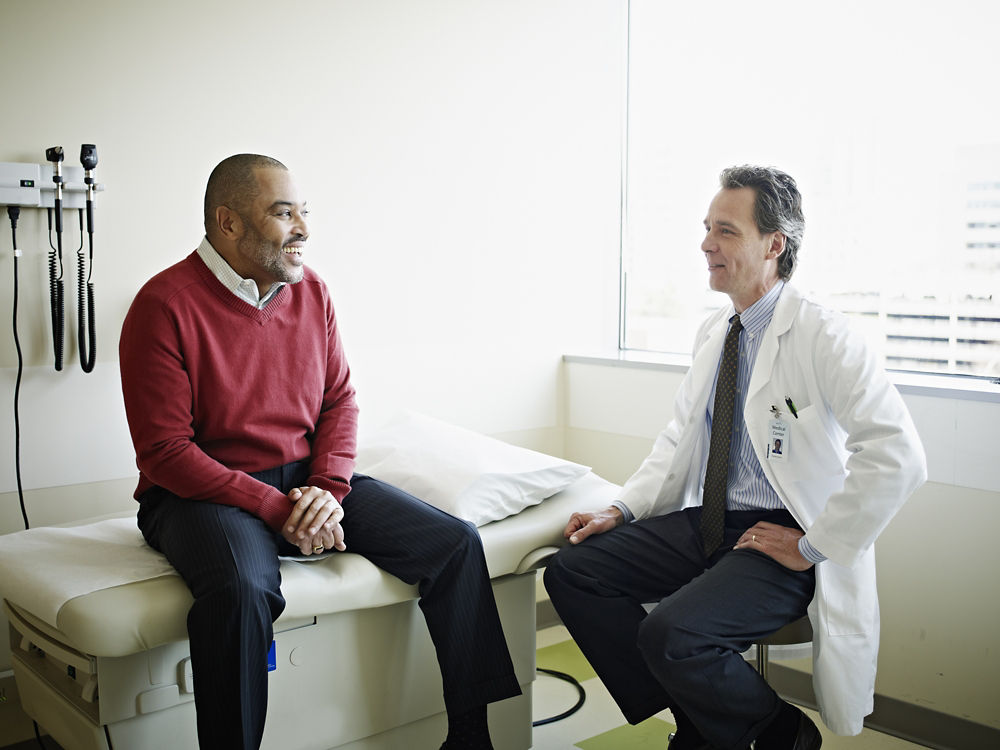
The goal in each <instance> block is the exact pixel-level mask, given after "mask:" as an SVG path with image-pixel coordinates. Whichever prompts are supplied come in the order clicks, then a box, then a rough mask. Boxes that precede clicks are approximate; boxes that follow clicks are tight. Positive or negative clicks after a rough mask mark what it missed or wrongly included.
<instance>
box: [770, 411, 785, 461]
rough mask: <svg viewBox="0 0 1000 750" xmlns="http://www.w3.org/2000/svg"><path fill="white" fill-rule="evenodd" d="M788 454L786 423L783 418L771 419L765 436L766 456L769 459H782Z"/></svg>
mask: <svg viewBox="0 0 1000 750" xmlns="http://www.w3.org/2000/svg"><path fill="white" fill-rule="evenodd" d="M787 456H788V423H787V422H786V421H785V420H783V419H772V420H771V421H770V423H769V429H768V438H767V458H768V460H769V461H784V460H785V458H786V457H787Z"/></svg>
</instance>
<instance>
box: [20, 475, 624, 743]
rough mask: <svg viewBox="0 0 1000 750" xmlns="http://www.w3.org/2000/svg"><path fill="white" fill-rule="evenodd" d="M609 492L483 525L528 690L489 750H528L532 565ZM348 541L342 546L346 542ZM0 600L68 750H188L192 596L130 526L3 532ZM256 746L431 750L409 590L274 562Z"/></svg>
mask: <svg viewBox="0 0 1000 750" xmlns="http://www.w3.org/2000/svg"><path fill="white" fill-rule="evenodd" d="M618 490H619V488H618V487H617V486H616V485H613V484H611V483H609V482H606V481H604V480H603V479H600V478H599V477H597V476H596V475H594V474H587V475H585V476H584V477H582V478H581V479H579V480H577V481H576V482H574V483H573V484H572V485H570V486H569V487H568V488H567V489H565V490H563V491H562V492H560V493H558V494H556V495H554V496H553V497H551V498H549V499H547V500H545V501H543V502H542V503H541V504H539V505H535V506H532V507H529V508H527V509H525V510H523V511H522V512H521V513H519V514H518V515H515V516H510V517H508V518H505V519H503V520H501V521H494V522H492V523H489V524H486V525H485V526H482V527H480V529H479V532H480V535H481V536H482V540H483V546H484V549H485V551H486V560H487V563H488V566H489V571H490V577H491V579H492V583H493V591H494V594H495V596H496V600H497V606H498V608H499V610H500V618H501V621H502V623H503V627H504V632H505V634H506V636H507V642H508V645H509V647H510V652H511V656H512V658H513V661H514V667H515V672H516V674H517V677H518V680H519V682H520V684H521V689H522V691H523V695H522V696H520V697H517V698H511V699H508V700H506V701H502V702H500V703H496V704H493V705H491V706H490V724H491V731H492V734H493V741H494V745H495V747H496V748H497V750H524V749H525V748H529V747H530V746H531V689H532V682H533V681H534V679H535V583H536V576H535V570H536V569H537V568H538V567H540V566H541V565H543V564H544V561H545V560H546V559H547V558H548V557H549V556H550V555H551V554H552V553H553V552H554V551H555V549H556V548H557V547H558V546H561V545H562V544H563V542H564V540H563V538H562V530H563V528H564V526H565V524H566V521H567V520H568V518H569V515H570V513H571V512H573V511H575V510H583V509H598V508H603V507H607V506H608V505H609V504H610V503H611V502H612V501H613V500H614V498H615V496H616V493H617V492H618ZM348 541H349V540H348ZM0 569H2V570H3V576H2V582H0V595H2V597H3V600H4V601H3V606H4V612H5V614H6V616H7V618H8V620H9V621H10V638H11V652H12V654H11V659H12V661H13V668H14V675H15V679H16V681H17V686H18V691H19V693H20V696H21V702H22V705H23V707H24V710H25V711H26V712H27V714H28V715H29V716H31V717H32V718H33V719H34V720H35V721H37V722H38V724H39V725H41V726H42V727H43V728H44V729H45V730H46V731H47V732H48V733H49V734H50V735H51V736H52V737H53V738H54V739H55V740H56V741H58V742H59V743H60V744H61V745H62V746H63V747H64V748H65V749H66V750H111V748H114V750H127V749H129V748H136V749H141V750H160V749H161V748H162V750H179V749H184V748H197V746H198V743H197V738H196V732H195V711H194V693H193V680H194V678H195V677H194V675H193V674H192V671H191V665H190V658H189V655H188V654H189V651H188V643H187V629H186V616H187V612H188V609H189V608H190V606H191V603H192V599H191V594H190V592H189V591H188V589H187V587H186V586H185V585H184V583H183V581H182V580H181V579H180V578H179V577H178V576H177V574H176V573H175V572H174V571H173V569H172V568H171V567H170V566H169V564H168V563H167V562H166V560H165V558H163V556H162V555H160V554H158V553H157V552H155V551H154V550H152V549H151V548H149V547H148V546H146V545H145V543H144V542H143V540H142V537H141V535H140V533H139V531H138V529H137V528H136V525H135V518H134V516H127V517H123V518H122V517H120V518H111V519H104V520H101V521H98V522H95V523H89V524H88V523H86V522H84V523H83V525H78V526H73V527H61V528H51V527H49V528H38V529H32V530H30V531H23V532H17V533H15V534H9V535H6V536H5V537H0ZM281 577H282V584H281V589H282V593H283V594H284V596H285V599H286V601H287V606H286V608H285V611H284V613H283V614H282V615H281V617H280V618H278V620H277V622H276V623H275V636H274V640H275V649H274V653H275V659H274V667H275V668H274V669H273V671H271V672H270V677H269V680H270V682H269V692H270V700H269V707H268V716H267V725H266V729H265V732H264V742H263V747H264V748H273V749H276V750H277V749H279V748H280V749H281V750H296V749H299V748H301V749H302V750H305V749H306V748H315V749H316V750H327V749H329V748H349V749H350V750H361V749H362V748H363V749H365V750H376V749H377V750H389V749H390V748H400V749H402V750H414V749H420V748H437V747H438V746H439V745H440V743H441V741H442V739H443V737H444V734H445V729H446V717H445V714H444V703H443V700H442V698H441V681H440V673H439V671H438V665H437V661H436V658H435V655H434V649H433V646H432V645H431V642H430V637H429V636H428V634H427V628H426V626H425V624H424V620H423V615H422V613H421V612H420V610H419V608H418V606H417V592H416V587H415V586H409V585H407V584H405V583H403V582H402V581H400V580H399V579H397V578H394V577H392V576H390V575H388V574H386V573H384V572H382V571H381V570H379V569H378V568H376V567H375V566H374V565H372V564H371V563H369V562H368V561H367V560H365V559H364V558H362V557H360V556H359V555H355V554H351V553H350V552H347V553H343V554H339V553H336V554H330V555H328V556H325V557H323V558H322V559H318V560H313V561H297V560H293V559H284V560H282V563H281Z"/></svg>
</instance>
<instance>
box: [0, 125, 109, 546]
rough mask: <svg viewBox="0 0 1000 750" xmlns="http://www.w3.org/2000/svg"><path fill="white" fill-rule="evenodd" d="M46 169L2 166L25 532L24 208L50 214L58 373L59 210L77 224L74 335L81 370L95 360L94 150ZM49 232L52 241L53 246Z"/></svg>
mask: <svg viewBox="0 0 1000 750" xmlns="http://www.w3.org/2000/svg"><path fill="white" fill-rule="evenodd" d="M45 160H46V163H44V164H22V163H15V162H0V206H6V207H7V216H8V217H9V218H10V229H11V243H12V245H13V250H14V312H13V315H12V323H13V328H14V346H15V347H16V349H17V379H16V382H15V386H14V445H15V473H16V476H17V493H18V497H19V498H20V503H21V515H22V516H23V517H24V527H25V528H28V526H29V524H28V514H27V511H26V510H25V507H24V492H23V490H22V487H21V419H20V409H19V397H20V392H21V377H22V375H23V373H24V357H23V356H22V353H21V342H20V339H19V338H18V331H17V307H18V260H19V259H20V257H21V250H20V249H19V248H18V246H17V221H18V218H19V217H20V214H21V209H22V208H27V209H42V208H44V209H45V210H46V212H47V214H48V230H49V257H48V260H49V317H50V320H51V326H52V352H53V356H54V358H55V368H56V370H62V368H63V336H64V328H65V320H66V318H65V307H64V302H65V299H64V292H63V211H64V210H66V209H70V210H74V209H75V210H76V211H77V215H78V219H79V225H80V245H79V247H78V248H77V251H76V257H77V284H76V290H77V323H78V325H77V336H78V341H79V345H80V346H79V348H80V366H81V367H82V368H83V371H84V372H91V371H92V370H93V369H94V364H95V362H96V361H97V337H96V334H97V324H96V321H95V319H94V284H93V281H92V278H91V276H92V274H93V269H94V195H95V193H97V192H98V191H100V190H103V189H104V188H103V186H101V185H98V184H97V182H96V181H95V180H94V170H95V169H96V168H97V147H96V146H94V145H93V144H91V143H85V144H83V145H82V146H81V147H80V166H79V167H77V166H75V165H74V166H70V165H67V164H64V163H63V162H64V160H65V153H64V152H63V148H62V146H52V147H51V148H48V149H46V150H45ZM84 211H86V223H87V235H88V237H89V241H88V252H87V253H84V243H83V227H84ZM53 229H54V230H55V239H54V241H53V234H52V233H53Z"/></svg>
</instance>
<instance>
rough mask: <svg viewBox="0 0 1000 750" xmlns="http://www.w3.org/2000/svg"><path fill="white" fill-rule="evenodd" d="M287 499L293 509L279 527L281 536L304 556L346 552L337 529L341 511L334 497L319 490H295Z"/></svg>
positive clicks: (342, 510)
mask: <svg viewBox="0 0 1000 750" xmlns="http://www.w3.org/2000/svg"><path fill="white" fill-rule="evenodd" d="M288 499H289V500H290V501H291V502H293V503H295V505H294V506H293V507H292V512H291V513H290V514H289V515H288V518H287V519H286V520H285V522H284V524H282V526H281V535H282V536H283V537H284V538H285V539H286V540H287V541H288V542H290V543H291V544H294V545H295V546H296V547H298V548H299V551H300V552H302V554H303V555H312V554H319V553H320V552H323V551H325V550H332V549H335V550H338V551H340V552H343V551H344V550H346V549H347V545H346V544H344V529H343V528H342V527H341V525H340V522H341V521H342V520H343V518H344V509H343V508H342V507H341V506H340V503H338V502H337V500H336V498H334V496H333V495H331V494H330V493H329V492H328V491H327V490H323V489H320V488H319V487H295V488H293V489H292V490H291V491H290V492H289V493H288Z"/></svg>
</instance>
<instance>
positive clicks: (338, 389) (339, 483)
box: [309, 287, 358, 502]
mask: <svg viewBox="0 0 1000 750" xmlns="http://www.w3.org/2000/svg"><path fill="white" fill-rule="evenodd" d="M324 291H325V287H324ZM324 301H325V308H326V311H325V312H326V329H327V365H326V383H325V387H324V391H323V405H322V408H321V411H320V414H319V418H318V419H317V420H316V429H315V431H314V433H313V436H312V456H311V462H310V473H311V475H310V477H309V484H311V485H313V486H316V487H320V488H322V489H324V490H327V491H328V492H329V493H330V494H332V495H333V496H334V497H335V498H336V499H337V502H343V500H344V498H345V497H347V493H348V492H350V491H351V476H352V475H353V473H354V460H355V457H356V454H357V432H358V406H357V402H356V401H355V398H354V387H353V386H352V385H351V377H350V375H351V373H350V368H349V367H348V365H347V357H346V355H345V354H344V346H343V342H342V341H341V339H340V332H339V330H338V328H337V320H336V315H335V314H334V310H333V304H332V303H331V302H330V299H329V296H328V295H326V294H325V293H324Z"/></svg>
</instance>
